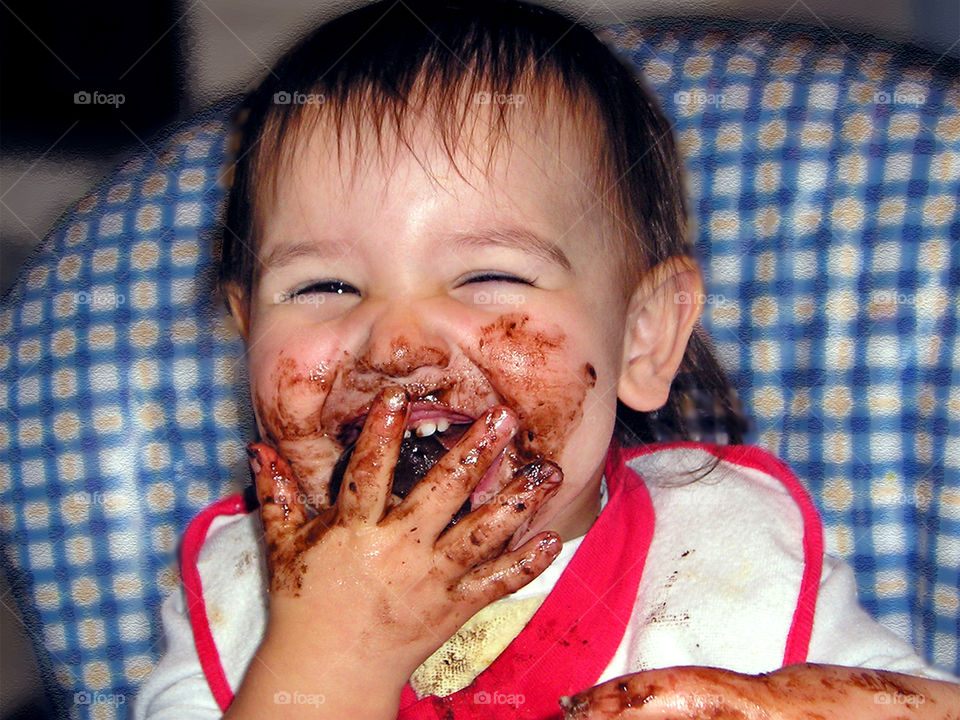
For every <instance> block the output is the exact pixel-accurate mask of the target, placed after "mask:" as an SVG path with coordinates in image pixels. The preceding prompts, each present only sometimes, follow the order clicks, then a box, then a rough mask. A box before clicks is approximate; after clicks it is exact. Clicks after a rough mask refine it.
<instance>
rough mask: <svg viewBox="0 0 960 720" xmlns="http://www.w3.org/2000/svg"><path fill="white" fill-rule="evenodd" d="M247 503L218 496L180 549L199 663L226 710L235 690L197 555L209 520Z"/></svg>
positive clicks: (191, 527) (234, 497)
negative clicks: (223, 660) (209, 611)
mask: <svg viewBox="0 0 960 720" xmlns="http://www.w3.org/2000/svg"><path fill="white" fill-rule="evenodd" d="M246 512H247V507H246V503H245V502H244V499H243V495H231V496H230V497H228V498H224V499H223V500H218V501H217V502H215V503H213V504H212V505H210V506H208V507H206V508H204V509H203V510H202V511H201V512H200V514H199V515H197V516H196V517H195V518H194V519H193V520H191V521H190V525H189V526H188V527H187V531H186V533H184V535H183V546H182V547H181V549H180V575H181V577H182V578H183V588H184V590H185V591H186V595H187V611H188V612H189V614H190V627H191V628H192V629H193V639H194V643H196V646H197V655H198V656H199V658H200V667H201V668H202V669H203V674H204V676H205V677H206V678H207V684H208V685H209V686H210V691H211V692H212V693H213V698H214V700H216V701H217V705H218V706H219V707H220V710H222V711H223V712H226V711H227V708H228V707H230V703H231V702H233V690H231V689H230V683H228V682H227V676H226V674H225V673H224V671H223V664H222V663H221V662H220V653H219V652H218V651H217V645H216V643H215V642H214V640H213V633H212V632H211V630H210V621H209V619H208V618H207V606H206V604H205V603H204V601H203V583H202V582H201V580H200V570H199V569H198V568H197V559H198V558H199V557H200V548H202V547H203V543H204V541H205V540H206V539H207V531H208V530H209V529H210V524H211V523H212V522H213V521H214V520H216V519H217V518H218V517H222V516H225V515H239V514H241V513H246Z"/></svg>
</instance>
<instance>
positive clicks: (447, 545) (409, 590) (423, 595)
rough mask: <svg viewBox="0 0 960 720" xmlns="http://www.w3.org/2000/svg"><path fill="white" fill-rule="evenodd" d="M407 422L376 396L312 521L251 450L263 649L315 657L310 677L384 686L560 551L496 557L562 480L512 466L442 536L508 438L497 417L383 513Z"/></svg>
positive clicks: (393, 399)
mask: <svg viewBox="0 0 960 720" xmlns="http://www.w3.org/2000/svg"><path fill="white" fill-rule="evenodd" d="M407 410H408V403H407V398H406V395H405V394H404V392H403V391H402V390H401V389H400V388H396V387H394V388H388V389H386V390H384V391H383V392H381V393H380V395H379V396H378V397H377V399H376V400H375V401H374V403H373V405H372V407H371V408H370V412H369V414H368V416H367V419H366V423H365V425H364V427H363V431H362V432H361V434H360V437H359V439H358V440H357V444H356V447H355V449H354V452H353V456H352V457H351V459H350V462H349V465H348V467H347V470H346V472H345V473H344V477H343V481H342V485H341V489H340V492H339V495H338V497H337V501H336V503H335V504H334V506H333V507H331V508H329V509H327V510H324V511H322V512H321V513H320V514H319V515H317V516H316V517H312V518H310V517H308V512H307V509H306V507H305V506H304V504H303V502H302V501H301V499H302V497H301V495H300V494H299V493H300V489H299V486H298V484H297V481H296V480H295V478H294V476H293V473H292V472H291V470H290V467H289V465H288V464H287V463H286V461H284V459H283V458H281V457H280V456H279V455H278V454H277V453H276V451H274V450H273V449H272V448H270V447H269V446H266V445H254V446H252V448H251V450H252V454H253V455H255V458H254V459H253V461H252V465H254V469H255V471H256V485H257V494H258V496H259V498H260V505H261V510H260V512H261V516H262V519H263V525H264V533H265V540H266V546H267V555H268V557H267V564H268V568H269V571H270V619H269V626H268V633H267V634H268V639H269V638H271V637H272V638H273V639H274V641H275V642H280V643H282V644H283V645H285V646H287V647H288V648H289V650H290V652H295V653H296V656H297V657H298V658H299V659H300V660H301V662H304V661H305V660H306V658H309V657H310V656H311V654H312V653H313V652H317V653H319V654H320V656H322V658H323V662H317V664H316V665H317V670H318V672H321V673H322V668H323V666H324V665H326V664H327V663H329V662H337V663H338V664H339V665H340V668H341V669H342V668H343V667H344V664H346V665H347V666H356V667H357V668H362V669H363V672H364V673H366V674H367V676H369V675H370V674H371V673H373V674H376V675H377V676H378V677H379V678H380V679H381V680H382V681H384V682H385V683H387V685H389V686H393V685H395V684H397V687H402V685H403V684H404V683H405V682H406V680H407V679H408V678H409V676H410V674H411V673H412V672H413V671H414V670H415V669H416V668H417V667H418V666H419V665H420V664H421V663H422V662H423V661H424V660H425V659H426V658H427V657H428V656H429V655H430V654H431V653H432V652H433V651H434V650H436V649H437V648H438V647H439V646H440V645H442V644H443V643H444V642H445V641H446V640H447V639H448V638H449V637H450V636H451V635H452V634H453V633H454V632H456V630H457V629H458V628H459V627H460V626H461V625H462V624H463V623H464V622H465V621H466V620H467V619H468V618H470V617H471V616H472V615H473V614H474V613H475V612H477V611H478V610H479V609H480V608H482V607H484V606H485V605H488V604H489V603H491V602H493V601H494V600H497V599H498V598H500V597H503V596H504V595H507V594H509V593H511V592H514V591H515V590H517V589H518V588H520V587H522V586H523V585H525V584H527V583H528V582H529V581H530V580H532V579H533V578H535V577H536V576H537V575H539V574H540V573H541V572H543V570H545V569H546V568H547V566H548V565H549V564H550V563H551V562H552V561H553V559H554V558H555V557H556V555H557V553H558V552H559V550H560V540H559V537H558V536H557V535H556V533H550V532H545V533H540V534H539V535H537V536H535V537H534V538H533V539H531V540H530V541H528V542H527V543H525V544H524V545H522V546H521V547H519V548H517V549H516V550H514V551H512V552H505V548H506V544H507V542H508V541H509V539H510V538H511V536H512V535H513V534H514V533H515V532H516V531H517V529H518V528H520V526H521V525H522V524H523V523H524V521H526V520H527V519H528V518H529V517H530V516H532V514H533V513H534V512H535V511H536V510H537V508H538V507H540V506H541V505H542V504H543V503H544V502H545V501H546V500H547V499H548V498H549V497H550V496H552V495H553V493H554V492H556V490H557V489H558V487H559V484H560V481H561V478H562V473H561V472H560V469H559V468H558V467H557V466H556V465H553V464H552V463H549V462H546V461H543V462H540V463H535V464H532V465H529V466H527V467H525V468H524V469H523V470H522V471H521V472H520V473H518V475H517V477H516V478H515V479H514V480H513V481H512V482H511V483H510V484H509V485H508V486H507V487H506V488H505V489H504V490H503V492H501V493H500V495H499V496H497V497H496V498H494V499H493V500H491V501H490V502H488V503H486V504H484V505H482V506H481V507H480V508H478V509H476V510H475V511H473V512H471V513H470V514H468V515H466V516H465V517H464V518H462V519H461V520H460V521H459V523H457V524H456V525H453V526H452V527H450V528H449V529H447V530H446V532H444V529H445V528H447V526H448V524H449V523H450V520H451V518H452V517H453V516H454V515H455V514H456V512H457V510H458V509H459V508H460V506H461V505H463V503H464V501H465V500H466V498H467V497H468V496H469V495H470V492H471V490H472V489H473V488H474V486H475V485H476V484H477V483H478V482H479V481H480V479H481V478H482V477H483V475H484V473H485V472H486V470H487V468H488V467H489V466H490V465H491V463H492V462H493V461H494V460H495V459H496V457H497V456H498V455H499V453H500V452H501V450H503V448H504V447H505V446H506V444H507V443H508V442H509V440H510V438H511V437H513V434H514V433H515V432H516V427H517V419H516V416H515V415H514V414H513V412H512V411H510V410H509V409H507V408H504V407H496V408H493V409H492V410H490V411H489V412H488V413H487V414H486V415H485V416H484V417H482V418H480V419H479V420H477V422H475V423H474V424H473V426H472V427H471V428H470V429H469V430H468V431H467V432H466V433H465V434H464V436H463V437H462V438H461V439H460V441H459V442H458V443H457V445H456V446H455V447H453V448H452V449H451V450H450V451H449V452H448V453H447V454H446V455H445V456H444V457H443V458H441V459H440V461H439V462H438V463H437V464H436V465H435V466H434V467H433V468H432V469H431V470H430V472H429V473H428V474H427V475H426V476H425V477H424V478H423V480H422V481H421V482H420V483H418V484H417V485H416V486H415V487H414V488H413V490H412V491H411V492H410V493H409V495H408V496H407V497H406V498H405V499H404V500H403V502H402V503H400V504H399V505H397V506H396V507H393V508H389V505H390V490H391V485H392V475H393V469H394V466H395V465H396V463H397V458H398V456H399V453H400V444H401V442H402V440H403V432H404V428H405V425H406V421H407ZM388 510H389V511H388ZM313 657H318V656H317V655H314V656H313ZM384 675H386V676H387V677H384Z"/></svg>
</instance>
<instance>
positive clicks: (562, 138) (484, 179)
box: [262, 92, 605, 236]
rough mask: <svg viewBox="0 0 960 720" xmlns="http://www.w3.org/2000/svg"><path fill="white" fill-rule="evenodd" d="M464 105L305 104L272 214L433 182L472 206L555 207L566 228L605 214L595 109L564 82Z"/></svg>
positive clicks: (285, 151) (363, 204)
mask: <svg viewBox="0 0 960 720" xmlns="http://www.w3.org/2000/svg"><path fill="white" fill-rule="evenodd" d="M460 109H461V110H462V116H461V117H459V118H449V117H441V116H440V115H441V114H440V112H439V111H437V110H436V108H433V107H430V106H429V104H425V105H423V106H421V107H419V108H416V109H414V108H409V109H408V111H407V112H406V114H405V115H404V116H403V118H402V121H401V122H399V123H397V124H394V123H393V122H385V123H382V124H379V125H378V124H377V123H376V122H375V121H374V119H373V118H372V117H371V116H369V115H363V114H361V113H353V117H352V118H351V119H350V121H349V122H348V123H344V122H342V120H343V118H344V115H345V113H339V114H338V113H337V112H336V109H334V108H320V109H319V111H315V112H313V113H312V114H310V113H308V112H304V114H303V115H302V118H301V121H300V122H299V123H297V124H295V125H294V126H293V127H292V128H291V130H290V131H289V132H288V133H287V135H286V137H285V138H284V139H283V141H282V143H281V146H280V148H279V157H278V158H276V161H275V163H274V173H275V177H274V183H273V189H274V192H273V193H272V197H270V198H269V199H266V200H267V201H266V202H265V203H264V206H263V208H262V209H263V216H264V219H265V220H268V221H273V223H274V224H275V223H276V222H282V223H288V222H290V221H291V220H293V215H296V214H303V213H304V212H307V213H308V214H314V213H315V212H320V211H321V209H322V208H323V207H325V208H327V212H338V213H343V212H349V211H351V210H357V209H361V208H366V209H371V208H373V207H374V206H376V205H378V204H382V203H384V202H389V199H390V198H394V201H399V202H402V201H403V200H402V198H403V196H404V195H405V194H406V195H409V194H410V193H412V192H418V191H419V192H423V190H424V188H425V187H426V186H427V185H429V187H431V188H432V189H433V190H440V191H442V193H443V194H445V195H448V196H450V197H453V198H455V199H456V200H457V201H458V202H459V203H463V204H464V205H463V207H464V209H467V208H471V209H482V208H487V209H489V208H490V207H499V208H501V209H512V210H515V211H519V212H521V213H523V212H531V213H535V214H543V215H545V216H550V217H551V218H552V219H553V221H554V224H555V225H557V226H559V227H558V228H556V229H559V230H560V231H561V232H566V231H568V230H571V229H572V228H573V227H575V226H576V225H578V224H580V223H582V222H584V220H587V219H589V220H590V221H591V222H594V223H596V222H597V221H598V220H601V219H602V218H601V215H602V212H601V210H602V208H603V206H604V204H605V203H604V198H603V197H602V196H601V194H600V190H599V188H600V186H601V183H600V182H599V173H598V169H599V163H598V157H599V155H600V152H599V144H600V143H599V139H598V136H599V133H598V131H597V128H596V123H595V122H593V119H592V117H591V116H590V114H589V113H585V112H583V111H582V109H581V108H580V107H578V106H576V105H575V104H574V103H572V102H570V101H568V100H566V99H564V98H563V97H561V96H559V95H558V94H557V93H555V92H546V93H544V92H539V93H526V94H524V93H512V94H500V93H495V92H489V93H485V94H477V95H475V96H474V97H473V98H464V101H463V103H462V105H461V108H460ZM338 119H339V120H340V121H341V122H338ZM458 207H460V206H458ZM266 235H267V236H269V235H270V233H269V232H267V233H266Z"/></svg>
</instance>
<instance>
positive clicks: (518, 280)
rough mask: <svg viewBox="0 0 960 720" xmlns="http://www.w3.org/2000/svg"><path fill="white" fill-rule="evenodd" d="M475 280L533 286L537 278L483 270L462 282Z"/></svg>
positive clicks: (473, 281)
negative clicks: (483, 271)
mask: <svg viewBox="0 0 960 720" xmlns="http://www.w3.org/2000/svg"><path fill="white" fill-rule="evenodd" d="M477 282H508V283H515V284H518V285H530V286H533V285H535V284H536V282H537V278H532V279H530V278H525V277H520V276H519V275H511V274H509V273H498V272H485V273H480V274H479V275H474V276H473V277H469V278H467V279H466V280H465V281H464V282H463V284H464V285H468V284H470V283H477Z"/></svg>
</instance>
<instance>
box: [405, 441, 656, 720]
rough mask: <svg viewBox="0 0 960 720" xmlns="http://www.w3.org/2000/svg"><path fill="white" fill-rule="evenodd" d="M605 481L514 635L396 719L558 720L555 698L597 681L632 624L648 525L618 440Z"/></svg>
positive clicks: (409, 694) (646, 497)
mask: <svg viewBox="0 0 960 720" xmlns="http://www.w3.org/2000/svg"><path fill="white" fill-rule="evenodd" d="M605 477H606V479H607V488H608V490H609V493H610V495H609V500H608V501H607V505H606V507H605V508H604V510H603V512H602V513H600V516H599V517H598V518H597V520H596V522H594V524H593V526H592V527H591V528H590V530H589V532H588V533H587V534H586V536H585V537H584V539H583V541H582V542H581V543H580V547H579V548H578V549H577V552H576V553H575V554H574V556H573V558H571V560H570V563H569V564H568V565H567V567H566V569H565V570H564V571H563V574H562V575H561V576H560V579H559V580H557V584H556V585H555V586H554V588H553V590H552V591H551V592H550V594H549V595H547V598H546V600H544V602H543V605H541V606H540V609H539V610H538V611H537V612H536V613H535V614H534V616H533V618H531V620H530V622H528V623H527V625H526V626H525V627H524V628H523V630H521V631H520V634H519V635H517V637H516V638H515V639H514V640H513V642H511V643H510V644H509V645H508V646H507V648H506V649H505V650H504V651H503V652H502V653H501V654H500V655H499V657H497V659H496V660H494V661H493V663H492V664H491V665H490V667H488V668H487V669H486V670H484V671H483V672H481V673H480V674H479V675H478V676H477V678H476V679H475V680H474V681H473V682H472V683H471V684H470V685H468V686H467V687H465V688H464V689H462V690H460V691H458V692H455V693H453V694H451V695H448V696H446V697H442V698H441V697H435V696H430V697H425V698H423V699H422V700H417V699H416V696H415V695H414V693H413V691H412V690H410V689H409V686H408V687H407V688H405V689H404V693H403V698H402V702H401V711H400V715H399V720H415V719H420V718H438V719H443V718H451V717H456V718H458V720H459V719H461V718H462V719H463V720H467V719H468V718H469V719H472V718H476V719H477V720H481V719H482V720H488V719H491V718H504V719H506V718H518V719H522V720H554V719H557V720H559V718H560V716H561V711H560V706H559V703H558V700H559V698H561V697H563V696H565V695H567V696H568V695H573V694H575V693H577V692H580V691H582V690H583V689H584V688H588V687H591V686H593V685H595V684H596V683H597V681H598V680H599V678H600V676H601V675H602V673H603V671H604V670H606V668H607V667H608V666H609V664H610V662H611V660H612V659H613V656H614V654H615V653H616V651H617V648H618V647H619V646H620V643H621V642H622V640H623V636H624V633H625V632H626V629H627V627H628V626H629V624H630V620H631V617H632V615H633V609H634V605H635V604H636V599H637V590H638V588H639V586H640V577H641V575H642V574H643V568H644V564H645V563H646V558H647V551H648V550H649V548H650V542H651V540H652V539H653V526H654V517H653V503H652V501H651V499H650V494H649V492H647V487H646V485H644V483H643V481H642V480H641V479H640V478H639V477H638V476H637V474H636V473H635V472H633V471H632V470H631V469H630V468H628V467H627V466H626V465H624V464H623V460H622V457H621V450H620V448H619V446H617V445H616V444H615V443H614V444H612V445H611V447H610V451H609V453H608V454H607V461H606V468H605ZM628 518H629V521H626V520H627V519H628Z"/></svg>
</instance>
